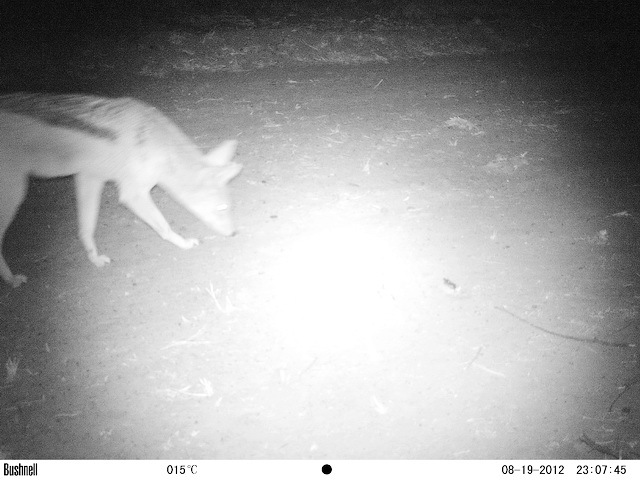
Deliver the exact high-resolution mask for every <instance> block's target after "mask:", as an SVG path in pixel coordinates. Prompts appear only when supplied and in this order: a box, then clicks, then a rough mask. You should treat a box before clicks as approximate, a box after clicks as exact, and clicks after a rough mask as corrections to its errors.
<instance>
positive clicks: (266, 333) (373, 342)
mask: <svg viewBox="0 0 640 480" xmlns="http://www.w3.org/2000/svg"><path fill="white" fill-rule="evenodd" d="M572 60H575V61H572ZM601 60H602V59H600V58H588V57H584V58H578V59H576V58H571V59H570V58H566V57H565V58H554V57H551V56H544V55H531V54H524V55H509V56H493V57H456V58H441V59H433V60H427V61H424V62H412V63H392V64H389V65H368V66H355V67H336V66H324V67H310V68H305V69H281V68H273V69H264V70H260V71H253V72H247V73H217V74H207V75H197V74H174V75H170V76H167V77H165V78H158V79H154V78H149V77H146V78H145V77H140V76H133V75H128V76H127V75H126V74H123V72H113V76H112V77H101V78H100V79H95V80H87V81H85V82H84V83H82V82H79V81H77V80H73V82H74V83H73V84H69V82H70V80H67V81H64V80H60V77H57V79H56V80H53V82H55V83H52V81H51V79H43V78H37V79H34V89H38V88H40V87H41V86H42V84H43V83H47V86H48V87H49V88H48V89H49V90H56V89H57V90H62V89H66V90H70V91H71V90H76V91H78V90H81V91H91V92H92V93H100V94H104V95H121V94H125V93H126V94H127V95H133V96H136V97H138V98H140V99H142V100H145V101H148V102H150V103H152V104H154V105H156V106H158V107H159V108H160V109H162V110H163V111H165V112H166V113H167V114H168V115H169V116H170V117H171V118H173V119H174V120H175V121H176V123H177V124H179V125H181V126H183V127H184V129H185V131H186V132H188V133H189V135H191V136H192V137H193V138H194V140H195V142H196V143H197V144H198V145H200V146H202V147H203V148H208V147H211V146H213V145H215V144H216V143H218V142H219V141H221V140H223V139H226V138H238V140H239V141H240V149H239V154H238V157H237V161H238V162H240V163H243V164H244V166H245V169H244V171H243V173H242V174H241V176H240V177H238V178H237V179H236V180H234V183H232V190H233V196H234V200H235V217H236V219H237V224H238V227H239V234H238V235H237V236H235V237H233V238H221V237H216V236H214V235H213V234H212V233H211V232H209V231H208V230H207V229H206V227H204V226H203V225H201V224H199V223H198V221H197V220H196V219H195V218H193V217H192V216H191V215H190V214H188V213H187V212H186V211H185V210H184V209H183V208H182V207H180V206H179V205H178V204H176V203H175V202H174V201H173V200H171V199H170V198H169V197H168V196H167V195H166V194H164V193H163V192H161V191H154V198H155V199H156V201H157V203H158V205H159V206H160V209H161V210H162V211H163V212H164V213H165V215H166V216H167V218H168V219H170V222H171V223H172V225H173V226H174V227H175V228H176V230H177V231H178V232H180V233H181V234H183V235H189V236H197V237H199V238H200V239H201V240H202V244H201V245H200V246H199V247H198V248H196V249H193V250H190V251H181V250H179V249H177V248H175V247H174V246H173V245H171V244H169V243H166V242H163V241H162V240H161V239H160V238H159V237H157V236H156V234H155V233H154V232H153V231H152V230H151V229H149V228H148V227H147V226H146V225H144V224H143V223H141V222H140V221H139V220H138V219H137V218H136V217H134V216H133V215H132V214H131V213H130V212H128V211H127V210H126V209H125V208H124V207H122V206H120V205H119V204H118V203H117V195H116V191H115V188H114V187H112V186H110V187H108V188H107V189H106V190H105V193H104V196H103V204H102V210H101V216H100V220H99V226H98V232H97V241H98V245H99V247H100V248H101V250H102V251H103V252H104V253H105V254H107V255H109V256H110V257H111V258H112V259H113V263H112V265H110V266H108V267H106V268H103V269H97V268H95V267H94V266H93V265H92V264H90V263H89V262H88V261H87V259H86V257H85V254H84V252H83V250H82V247H81V245H80V243H79V241H78V240H77V239H76V234H75V229H76V220H75V206H74V194H73V185H72V182H71V180H70V179H59V180H50V181H33V182H32V183H31V185H30V191H29V195H28V198H27V200H26V202H25V204H24V205H23V207H22V208H21V210H20V212H19V214H18V216H17V218H16V220H15V222H14V223H13V225H12V226H11V228H10V230H9V231H8V234H7V237H6V241H5V247H4V252H5V255H6V258H7V259H8V262H9V263H10V264H11V266H12V267H13V268H14V269H15V270H16V271H20V272H22V273H25V274H26V275H27V276H28V277H29V282H28V283H27V284H26V285H24V286H22V287H20V288H19V289H16V290H13V289H10V288H9V287H8V286H6V285H1V286H0V317H1V318H2V327H1V330H0V351H1V352H2V353H3V356H2V359H1V360H2V362H3V363H4V362H7V361H14V362H19V363H18V369H17V373H16V375H15V377H11V375H8V374H7V375H6V381H5V383H4V384H3V385H2V386H1V387H0V424H2V428H1V429H0V450H1V451H2V453H3V455H4V456H6V457H7V458H66V459H73V458H112V459H113V458H123V459H124V458H144V459H159V458H190V459H191V458H193V459H316V458H317V459H323V458H335V459H374V458H377V459H382V458H385V459H386V458H388V459H513V458H532V459H554V458H558V459H572V458H580V459H582V458H603V457H606V455H605V454H604V453H602V451H596V450H595V449H593V448H590V447H589V446H588V445H587V444H586V443H585V441H584V440H587V441H589V440H592V441H593V442H596V443H597V444H598V445H599V446H601V447H602V448H608V449H610V450H611V451H613V452H615V453H616V454H619V455H621V456H622V457H624V458H637V457H638V455H640V447H639V445H640V444H639V441H640V435H639V433H638V432H639V431H640V416H639V415H640V413H639V412H640V396H639V395H638V391H639V389H640V384H639V382H640V379H639V377H638V375H639V370H638V354H637V348H633V347H624V346H620V345H617V346H616V345H606V344H604V343H606V342H613V343H628V344H637V343H638V342H640V324H639V323H638V322H639V320H638V306H637V305H638V295H640V283H639V281H638V271H639V269H638V266H639V256H638V235H639V233H640V226H639V224H638V219H637V218H638V217H637V215H638V212H639V201H640V185H639V183H640V182H638V176H637V173H636V172H637V161H638V152H639V151H640V150H639V148H638V132H637V125H638V115H637V113H638V110H637V107H638V104H637V98H635V97H634V96H632V95H631V92H632V91H633V90H631V89H629V88H627V87H626V86H625V85H620V84H617V83H615V82H614V80H613V79H614V78H615V72H612V71H611V70H609V69H605V68H602V67H600V66H599V65H601V64H602V63H601ZM452 119H453V120H452ZM527 322H529V323H527ZM535 326H537V327H541V328H543V329H545V330H540V329H539V328H536V327H535ZM567 337H571V338H567ZM600 341H601V342H600ZM7 366H9V364H7ZM7 372H8V370H7ZM7 372H3V373H7ZM620 394H621V395H620Z"/></svg>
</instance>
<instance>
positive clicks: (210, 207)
mask: <svg viewBox="0 0 640 480" xmlns="http://www.w3.org/2000/svg"><path fill="white" fill-rule="evenodd" d="M237 146H238V142H237V141H236V140H227V141H225V142H222V143H221V144H220V145H218V146H217V147H216V148H214V149H213V150H211V151H210V152H209V153H207V154H206V155H204V156H203V157H202V162H203V163H204V167H203V168H200V169H199V171H198V173H196V178H193V179H192V181H191V182H189V183H190V185H189V188H188V191H184V190H183V191H181V192H180V193H179V196H180V197H181V198H180V200H181V203H182V204H183V205H184V206H185V207H186V208H187V209H188V210H189V211H191V213H193V214H194V215H195V216H196V217H198V218H199V219H200V220H201V221H202V222H203V223H204V224H205V225H207V226H208V227H209V228H211V229H212V230H213V231H215V232H217V233H219V234H220V235H225V236H231V235H233V234H234V233H235V228H234V225H233V220H232V218H231V199H230V195H229V189H228V187H227V184H228V183H229V182H230V181H231V180H232V179H233V178H235V177H236V176H237V175H238V174H239V173H240V170H242V165H240V164H238V163H234V162H232V161H231V159H232V158H233V156H234V155H235V152H236V147H237ZM176 193H177V192H176Z"/></svg>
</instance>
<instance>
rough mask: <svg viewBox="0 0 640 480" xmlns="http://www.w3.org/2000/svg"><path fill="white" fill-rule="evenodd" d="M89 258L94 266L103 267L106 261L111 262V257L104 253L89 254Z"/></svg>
mask: <svg viewBox="0 0 640 480" xmlns="http://www.w3.org/2000/svg"><path fill="white" fill-rule="evenodd" d="M89 260H90V261H91V263H93V264H94V265H95V266H96V267H104V266H105V265H106V264H107V263H111V259H110V258H109V257H107V256H106V255H97V254H93V255H92V254H89Z"/></svg>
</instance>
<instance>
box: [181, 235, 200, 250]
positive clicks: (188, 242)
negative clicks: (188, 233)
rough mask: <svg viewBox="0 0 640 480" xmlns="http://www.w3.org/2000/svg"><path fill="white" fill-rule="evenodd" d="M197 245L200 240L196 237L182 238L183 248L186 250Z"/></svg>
mask: <svg viewBox="0 0 640 480" xmlns="http://www.w3.org/2000/svg"><path fill="white" fill-rule="evenodd" d="M197 245H200V240H198V239H197V238H185V239H184V247H182V248H184V249H185V250H188V249H190V248H193V247H195V246H197Z"/></svg>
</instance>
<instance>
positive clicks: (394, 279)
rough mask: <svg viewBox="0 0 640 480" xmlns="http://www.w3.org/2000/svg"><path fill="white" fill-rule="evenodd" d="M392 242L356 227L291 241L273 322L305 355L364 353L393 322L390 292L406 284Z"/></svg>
mask: <svg viewBox="0 0 640 480" xmlns="http://www.w3.org/2000/svg"><path fill="white" fill-rule="evenodd" d="M401 255H402V251H401V249H400V250H399V249H398V246H397V245H395V242H394V239H392V238H381V237H380V235H379V233H378V234H376V233H375V232H373V231H370V230H365V229H358V228H356V227H349V228H336V229H329V230H325V231H323V232H321V233H316V234H313V235H308V236H303V237H300V238H296V239H295V240H292V241H291V242H290V243H289V245H288V246H287V248H286V249H285V251H284V252H283V254H282V257H281V258H280V262H279V266H278V268H276V272H277V273H276V285H274V287H275V289H276V297H277V302H278V310H277V317H278V318H276V319H275V321H276V322H277V324H278V327H279V329H280V334H281V336H282V338H284V339H285V340H286V341H287V343H288V344H289V345H293V346H296V347H297V348H300V349H302V350H304V351H308V352H309V351H317V350H318V349H320V350H322V351H325V352H326V351H333V350H335V349H340V350H343V349H350V348H360V347H367V346H368V345H369V342H371V341H375V342H378V343H379V342H380V341H384V339H379V338H374V337H376V336H377V333H378V332H379V331H380V328H381V327H383V326H384V325H385V324H386V323H389V322H393V321H397V318H395V317H396V314H395V306H394V296H393V292H394V289H396V288H398V287H399V286H401V285H402V282H404V281H406V278H407V275H406V272H402V271H401V270H402V269H401V268H400V266H401V265H402V264H403V262H401V261H399V256H401Z"/></svg>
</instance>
